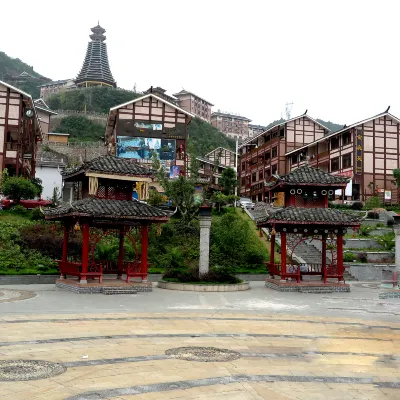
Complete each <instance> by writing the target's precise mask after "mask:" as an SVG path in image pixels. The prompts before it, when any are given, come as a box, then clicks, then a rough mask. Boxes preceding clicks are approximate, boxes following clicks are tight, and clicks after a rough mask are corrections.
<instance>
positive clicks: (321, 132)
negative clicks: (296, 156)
mask: <svg viewBox="0 0 400 400" xmlns="http://www.w3.org/2000/svg"><path fill="white" fill-rule="evenodd" d="M329 132H330V131H329V129H328V128H327V127H326V126H324V125H322V124H320V123H319V122H318V121H316V120H315V119H313V118H311V117H309V116H308V115H306V114H303V115H301V116H299V117H295V118H292V119H290V120H288V121H285V122H283V123H281V124H277V125H274V126H272V127H270V128H268V129H267V130H265V131H264V132H261V133H259V134H258V135H256V136H254V137H252V138H249V139H248V140H247V141H245V142H244V143H243V144H242V145H240V146H239V157H240V159H239V163H238V164H239V165H238V167H239V187H240V195H241V196H246V197H251V198H252V199H253V201H265V200H266V197H268V196H269V195H268V193H267V194H266V191H265V181H268V180H269V179H271V177H272V176H273V175H275V174H279V175H280V174H285V173H286V172H288V168H287V163H286V154H287V153H288V152H290V151H292V150H295V149H298V148H300V147H303V146H304V145H305V144H308V143H312V142H314V141H316V140H317V139H321V138H324V136H325V135H326V134H328V133H329Z"/></svg>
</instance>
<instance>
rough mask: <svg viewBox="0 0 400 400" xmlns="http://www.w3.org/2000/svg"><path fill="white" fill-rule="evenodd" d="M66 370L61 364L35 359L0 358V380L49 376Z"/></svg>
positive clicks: (26, 379) (22, 379)
mask: <svg viewBox="0 0 400 400" xmlns="http://www.w3.org/2000/svg"><path fill="white" fill-rule="evenodd" d="M66 370H67V368H66V367H64V366H63V365H62V364H56V363H52V362H48V361H36V360H0V382H5V381H29V380H34V379H44V378H50V377H52V376H56V375H60V374H62V373H63V372H65V371H66Z"/></svg>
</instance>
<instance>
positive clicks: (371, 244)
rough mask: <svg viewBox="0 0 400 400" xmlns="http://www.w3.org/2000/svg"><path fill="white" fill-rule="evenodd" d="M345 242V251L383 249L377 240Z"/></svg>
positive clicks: (349, 240) (348, 240)
mask: <svg viewBox="0 0 400 400" xmlns="http://www.w3.org/2000/svg"><path fill="white" fill-rule="evenodd" d="M345 241H346V243H345V244H344V246H343V247H344V248H345V249H368V248H374V249H383V246H382V245H380V244H379V243H378V242H377V240H376V239H345Z"/></svg>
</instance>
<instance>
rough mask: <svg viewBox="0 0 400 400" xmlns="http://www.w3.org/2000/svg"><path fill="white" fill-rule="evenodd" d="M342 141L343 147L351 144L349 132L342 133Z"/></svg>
mask: <svg viewBox="0 0 400 400" xmlns="http://www.w3.org/2000/svg"><path fill="white" fill-rule="evenodd" d="M342 141H343V146H346V144H350V143H351V133H350V132H345V133H343V136H342ZM343 168H344V167H343Z"/></svg>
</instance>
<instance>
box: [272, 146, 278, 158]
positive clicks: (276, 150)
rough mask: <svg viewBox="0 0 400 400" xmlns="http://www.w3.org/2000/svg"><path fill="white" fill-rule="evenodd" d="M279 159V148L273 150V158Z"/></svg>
mask: <svg viewBox="0 0 400 400" xmlns="http://www.w3.org/2000/svg"><path fill="white" fill-rule="evenodd" d="M275 157H278V146H275V147H273V148H272V158H275Z"/></svg>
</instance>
